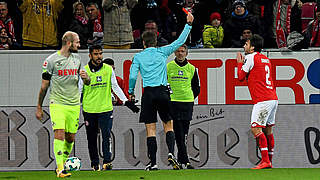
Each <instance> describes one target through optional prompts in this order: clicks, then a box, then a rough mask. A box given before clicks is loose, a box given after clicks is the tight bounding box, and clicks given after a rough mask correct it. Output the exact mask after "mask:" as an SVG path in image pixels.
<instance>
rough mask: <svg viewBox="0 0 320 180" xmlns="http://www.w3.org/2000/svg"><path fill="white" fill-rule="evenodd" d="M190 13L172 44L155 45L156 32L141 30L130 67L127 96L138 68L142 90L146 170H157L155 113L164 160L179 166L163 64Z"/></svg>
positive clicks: (181, 40)
mask: <svg viewBox="0 0 320 180" xmlns="http://www.w3.org/2000/svg"><path fill="white" fill-rule="evenodd" d="M193 19H194V18H193V15H192V14H191V13H188V15H187V24H186V25H185V27H184V29H183V31H182V33H181V34H180V36H179V38H178V39H177V40H176V41H174V42H173V43H171V44H169V45H166V46H162V47H156V45H157V35H156V34H155V33H154V32H149V31H145V32H144V33H143V34H142V40H143V45H144V48H145V49H144V50H143V51H142V52H140V53H137V54H136V55H135V56H134V58H133V60H132V65H131V68H130V76H129V90H128V93H129V99H133V98H134V88H135V84H136V80H137V75H138V73H139V71H140V74H141V77H142V81H143V88H144V93H143V95H142V99H141V113H140V120H139V121H140V122H141V123H145V127H146V131H147V148H148V157H149V158H150V160H151V161H150V163H149V164H148V165H147V167H146V169H145V170H147V171H150V170H158V166H157V162H156V161H157V160H156V154H157V140H156V122H157V112H158V113H159V116H160V118H161V120H162V122H163V127H164V131H165V133H166V143H167V146H168V150H169V153H168V161H169V163H170V164H171V165H172V166H173V169H180V164H179V163H178V161H177V160H176V158H175V157H174V155H173V152H174V145H175V135H174V132H173V122H172V118H171V117H170V115H169V107H168V106H169V101H170V96H169V93H168V91H169V90H168V88H167V66H166V61H167V59H168V56H170V55H171V54H172V53H173V52H174V51H175V50H176V49H178V48H179V47H180V46H181V45H182V44H184V42H185V41H186V39H187V37H188V35H189V33H190V31H191V24H192V22H193Z"/></svg>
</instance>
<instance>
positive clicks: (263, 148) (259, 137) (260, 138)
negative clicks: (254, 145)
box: [255, 132, 270, 162]
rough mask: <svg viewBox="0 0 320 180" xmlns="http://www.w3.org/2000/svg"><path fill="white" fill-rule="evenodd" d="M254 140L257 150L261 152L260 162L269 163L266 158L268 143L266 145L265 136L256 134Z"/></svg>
mask: <svg viewBox="0 0 320 180" xmlns="http://www.w3.org/2000/svg"><path fill="white" fill-rule="evenodd" d="M255 138H256V139H257V140H258V142H259V148H260V151H261V156H262V161H263V162H270V161H269V156H268V143H267V138H266V136H265V135H264V133H263V132H261V133H259V134H257V135H256V137H255Z"/></svg>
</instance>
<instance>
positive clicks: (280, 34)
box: [272, 0, 302, 48]
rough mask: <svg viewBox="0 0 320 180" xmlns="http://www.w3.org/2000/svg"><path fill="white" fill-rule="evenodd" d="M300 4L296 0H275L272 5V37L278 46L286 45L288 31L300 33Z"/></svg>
mask: <svg viewBox="0 0 320 180" xmlns="http://www.w3.org/2000/svg"><path fill="white" fill-rule="evenodd" d="M299 4H300V5H301V2H300V1H296V0H277V1H275V3H274V5H273V26H272V32H273V38H274V39H275V41H276V43H277V46H278V48H282V47H286V46H287V40H286V37H287V36H288V35H289V34H290V32H293V31H297V32H298V33H301V31H302V30H301V29H302V28H301V27H302V25H301V9H300V8H301V7H300V6H299Z"/></svg>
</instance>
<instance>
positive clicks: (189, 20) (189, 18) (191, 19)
mask: <svg viewBox="0 0 320 180" xmlns="http://www.w3.org/2000/svg"><path fill="white" fill-rule="evenodd" d="M193 19H194V17H193V15H192V14H191V13H190V12H189V13H188V15H187V23H188V24H192V22H193Z"/></svg>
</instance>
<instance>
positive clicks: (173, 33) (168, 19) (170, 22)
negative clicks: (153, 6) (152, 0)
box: [159, 0, 178, 43]
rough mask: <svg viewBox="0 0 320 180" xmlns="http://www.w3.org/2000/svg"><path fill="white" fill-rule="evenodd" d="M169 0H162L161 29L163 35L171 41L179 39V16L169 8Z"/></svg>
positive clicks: (160, 8)
mask: <svg viewBox="0 0 320 180" xmlns="http://www.w3.org/2000/svg"><path fill="white" fill-rule="evenodd" d="M168 5H169V2H168V0H162V2H161V4H160V7H159V10H160V20H161V24H162V29H161V30H162V31H161V30H160V32H161V34H162V35H163V37H164V38H165V39H166V40H168V42H169V43H171V42H172V41H174V40H175V39H177V26H176V25H177V23H178V22H177V17H176V15H175V14H174V13H173V12H172V11H171V9H170V8H169V6H168Z"/></svg>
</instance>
